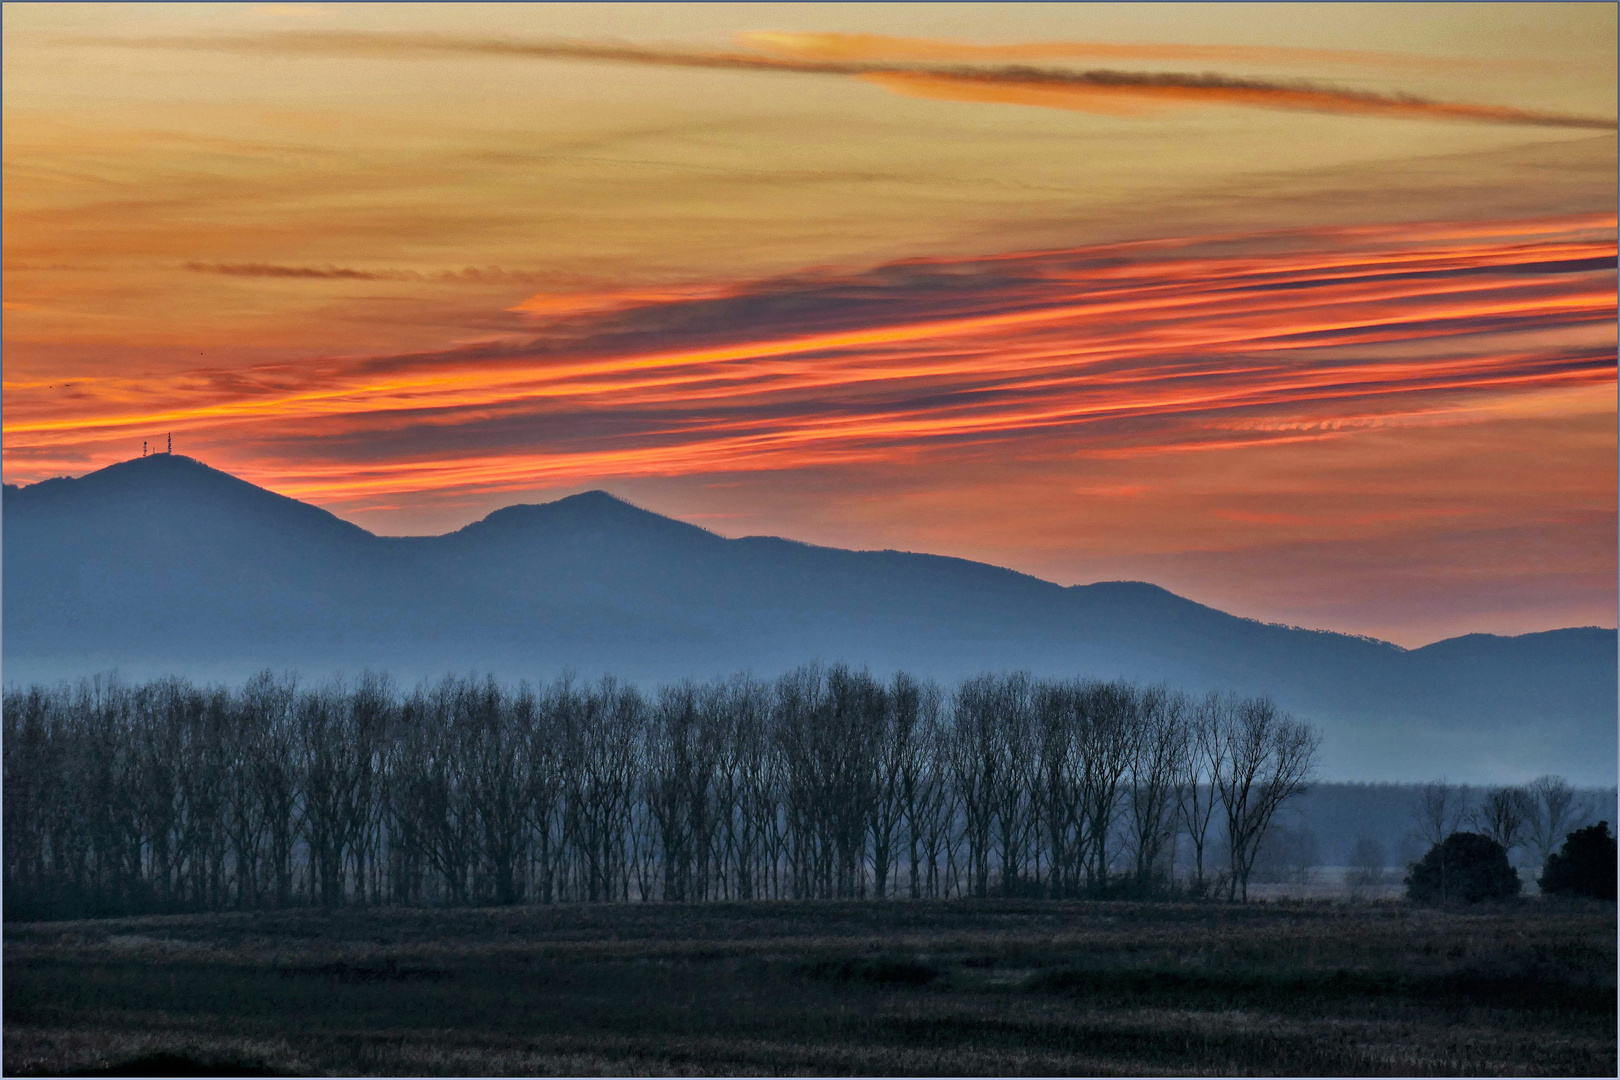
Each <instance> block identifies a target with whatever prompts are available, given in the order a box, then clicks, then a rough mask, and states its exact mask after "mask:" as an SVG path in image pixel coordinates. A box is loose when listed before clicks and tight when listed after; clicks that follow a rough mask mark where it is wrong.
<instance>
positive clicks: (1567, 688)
mask: <svg viewBox="0 0 1620 1080" xmlns="http://www.w3.org/2000/svg"><path fill="white" fill-rule="evenodd" d="M4 544H5V547H4V647H3V648H4V663H5V678H6V680H7V681H8V683H13V684H15V683H17V682H27V681H34V680H54V679H58V678H72V677H77V676H80V675H85V674H92V673H96V672H100V671H105V670H108V669H112V668H116V669H118V670H119V671H120V672H121V673H122V674H123V675H124V676H125V677H126V678H145V677H149V676H153V675H161V674H171V673H172V674H181V675H186V676H189V677H192V678H197V679H230V680H236V679H240V678H242V677H243V676H245V675H247V674H249V673H251V672H253V671H256V670H260V669H262V668H264V667H267V666H268V667H273V668H277V669H283V668H288V669H292V670H295V671H298V672H299V673H301V675H302V676H303V677H304V678H306V679H312V678H313V679H324V678H326V677H328V676H329V675H331V674H333V673H334V672H338V671H343V672H347V673H349V674H354V673H357V672H358V671H360V670H361V669H363V668H372V669H378V670H385V671H388V672H391V673H392V674H393V675H394V676H395V677H396V678H398V679H400V680H402V681H405V682H414V681H415V680H416V679H418V678H422V677H431V676H438V675H442V674H444V673H446V672H452V671H454V672H467V671H478V672H486V671H488V672H494V673H495V674H496V675H497V676H498V677H500V678H502V679H505V680H512V681H515V680H517V679H519V678H529V679H540V678H550V677H552V676H554V675H556V674H558V673H559V672H562V671H564V670H572V671H574V672H576V673H578V674H579V675H581V676H584V677H592V676H595V675H597V674H600V673H602V672H612V673H614V674H617V675H619V676H621V677H624V678H627V679H631V680H635V681H638V682H641V683H643V684H651V683H654V682H659V681H667V680H675V679H679V678H685V677H693V678H707V677H709V676H712V675H722V674H730V673H732V672H736V671H741V670H751V671H753V672H754V673H755V674H758V675H762V676H768V675H774V674H776V673H778V672H780V671H783V670H785V669H788V668H791V667H793V666H796V665H798V664H800V663H803V662H805V661H807V660H812V659H823V660H828V661H832V660H847V661H849V662H851V663H854V664H857V665H866V666H869V667H870V668H871V669H872V670H873V671H874V672H878V673H887V672H889V671H892V670H894V669H896V668H903V669H905V670H907V671H911V672H913V673H915V674H918V675H922V676H930V677H934V678H937V679H940V680H942V681H950V680H954V679H956V678H959V677H961V676H962V675H964V674H970V673H974V672H979V671H985V670H1002V669H1018V668H1023V669H1028V670H1030V671H1033V672H1036V673H1037V674H1045V675H1059V674H1062V675H1094V676H1102V677H1115V676H1122V677H1126V678H1132V679H1138V680H1148V681H1157V680H1164V681H1167V682H1169V683H1171V684H1172V685H1176V686H1182V687H1186V688H1188V689H1193V690H1204V689H1232V690H1237V691H1240V692H1244V693H1255V692H1264V693H1270V694H1272V695H1273V696H1274V697H1276V698H1277V699H1278V701H1279V702H1280V703H1282V704H1283V705H1284V706H1285V707H1287V708H1289V709H1291V710H1293V711H1294V712H1296V713H1298V714H1300V715H1303V716H1306V717H1308V718H1310V719H1312V720H1314V721H1315V722H1317V723H1318V724H1319V725H1320V726H1321V727H1322V728H1323V730H1324V732H1325V733H1326V742H1325V745H1324V750H1323V772H1324V775H1327V776H1336V777H1349V778H1363V779H1390V780H1411V779H1422V778H1427V777H1431V776H1434V775H1438V774H1440V773H1442V772H1444V773H1447V774H1448V775H1449V776H1450V777H1451V778H1452V779H1453V780H1459V781H1461V780H1468V779H1474V780H1481V781H1483V780H1491V779H1507V778H1512V777H1516V776H1524V775H1533V774H1535V773H1538V772H1543V771H1556V772H1561V773H1564V774H1565V775H1567V776H1569V777H1570V778H1571V779H1572V780H1575V781H1577V782H1580V783H1589V784H1612V783H1613V782H1614V779H1615V774H1614V763H1615V754H1616V635H1615V631H1613V630H1607V629H1599V628H1592V627H1586V628H1575V629H1567V630H1555V631H1550V632H1547V633H1541V634H1527V635H1523V636H1519V637H1496V636H1492V635H1487V634H1471V635H1467V636H1465V637H1459V638H1453V639H1450V640H1447V641H1442V642H1438V643H1436V644H1434V645H1430V646H1427V647H1425V648H1421V649H1414V650H1405V649H1401V648H1399V647H1397V646H1395V645H1392V644H1389V643H1387V642H1380V641H1375V640H1372V639H1369V638H1365V637H1357V636H1351V635H1344V634H1334V633H1327V632H1322V631H1312V630H1301V629H1297V628H1290V627H1283V626H1277V625H1272V624H1267V623H1260V622H1256V621H1253V620H1250V619H1243V618H1239V617H1236V616H1233V615H1228V614H1226V613H1224V612H1221V611H1217V610H1215V609H1213V608H1209V607H1205V606H1203V605H1201V604H1197V603H1194V602H1192V601H1190V600H1186V599H1183V598H1182V597H1179V596H1176V595H1174V594H1172V593H1170V592H1167V591H1166V590H1164V589H1161V588H1159V587H1157V586H1154V585H1149V584H1144V583H1141V582H1123V581H1118V582H1102V583H1098V584H1095V585H1081V586H1074V587H1069V588H1065V587H1063V586H1059V585H1056V584H1053V583H1051V582H1048V581H1042V580H1040V579H1038V578H1034V577H1030V576H1029V575H1026V574H1020V573H1016V572H1014V571H1011V570H1006V569H1002V568H1000V567H995V566H989V565H986V564H983V563H975V562H969V561H967V560H963V559H953V558H945V557H941V556H937V555H922V554H912V553H907V552H898V551H844V550H839V549H835V548H825V547H815V546H813V545H809V544H802V543H797V542H794V541H791V540H783V539H778V538H775V537H744V538H742V539H736V540H729V539H725V538H723V537H720V536H716V535H715V534H713V533H710V532H708V531H706V530H704V529H701V528H698V527H696V526H693V525H688V524H686V523H683V522H680V521H675V520H672V519H670V518H666V517H662V516H660V515H658V514H653V513H649V512H647V511H645V510H640V509H637V508H636V507H634V506H631V505H629V504H628V503H625V502H622V501H620V500H618V499H615V498H613V497H612V496H611V495H608V494H606V493H604V492H600V491H593V492H587V493H585V494H582V495H575V496H572V497H569V498H566V499H561V500H559V501H557V502H552V503H546V504H543V505H538V506H510V507H507V508H506V509H503V510H498V511H496V512H495V513H492V514H490V515H489V516H488V517H486V518H484V519H483V520H481V521H477V522H474V523H473V524H471V525H468V526H467V527H466V528H464V529H460V530H458V531H456V532H453V533H448V534H446V535H444V536H434V537H380V536H375V535H373V534H372V533H369V532H367V531H366V530H364V529H361V528H359V527H358V526H355V525H352V524H349V523H347V522H345V521H342V520H341V519H339V518H337V517H334V516H333V515H331V514H329V513H327V512H326V511H324V510H321V509H319V508H317V507H314V506H310V505H307V504H305V503H300V502H298V501H297V500H294V499H289V498H285V497H283V496H280V495H276V494H273V493H271V492H268V491H265V490H263V489H262V488H258V487H255V486H253V485H251V484H248V483H246V482H244V481H241V480H238V479H236V478H235V477H232V476H229V475H228V474H226V473H222V472H219V471H217V470H215V469H211V468H209V467H207V466H205V465H203V464H201V463H199V462H197V461H194V460H192V459H190V458H186V457H181V456H179V455H167V454H163V455H154V456H152V457H146V458H138V459H135V460H132V461H126V462H123V463H121V464H118V465H114V466H111V467H110V468H106V469H102V470H100V471H99V472H95V473H91V474H89V475H87V476H84V477H81V478H78V479H60V480H48V481H45V482H44V483H40V484H34V485H31V486H29V487H24V488H17V487H14V486H9V485H8V486H7V487H6V489H5V501H4Z"/></svg>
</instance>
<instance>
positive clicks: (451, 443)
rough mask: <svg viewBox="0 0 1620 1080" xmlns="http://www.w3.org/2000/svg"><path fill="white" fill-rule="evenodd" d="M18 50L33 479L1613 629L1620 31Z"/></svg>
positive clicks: (1429, 10)
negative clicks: (751, 538) (239, 481)
mask: <svg viewBox="0 0 1620 1080" xmlns="http://www.w3.org/2000/svg"><path fill="white" fill-rule="evenodd" d="M3 17H4V63H5V73H4V113H5V115H4V120H5V149H4V158H5V188H4V194H5V217H4V238H5V253H4V254H5V264H4V287H5V288H4V293H5V322H4V346H5V368H4V378H5V390H4V405H5V416H4V432H5V434H4V440H5V441H4V450H5V457H4V466H5V468H4V471H5V479H6V482H8V483H33V482H36V481H38V480H42V479H45V478H48V477H52V476H59V475H79V474H82V473H84V472H88V471H90V470H92V469H96V468H99V467H102V466H105V465H109V464H112V463H113V462H116V461H120V460H123V459H126V458H130V457H134V456H138V455H139V453H140V452H141V443H142V440H152V441H153V442H154V444H157V443H160V442H161V440H162V439H163V438H164V437H165V435H166V433H169V432H172V433H173V436H174V446H175V450H176V452H179V453H184V454H188V455H190V456H192V457H196V458H198V459H200V460H202V461H204V462H206V463H208V464H210V465H213V466H215V467H217V468H220V469H224V470H226V471H229V472H231V473H234V474H236V475H238V476H242V477H243V478H245V479H248V480H251V481H252V482H254V483H257V484H261V485H263V486H265V487H267V488H270V489H272V490H274V491H278V492H281V493H283V494H286V495H291V496H294V497H296V498H300V499H304V500H306V501H309V502H313V503H316V504H318V505H321V506H323V507H326V508H327V509H329V510H331V511H332V512H334V513H336V514H338V515H340V516H342V517H344V518H347V519H349V520H351V521H354V522H356V523H358V524H360V525H363V526H365V527H366V528H368V529H371V530H373V531H375V532H379V533H385V534H399V533H439V532H445V531H449V530H451V529H455V528H459V527H461V526H462V525H465V524H466V523H468V522H469V521H472V520H475V519H477V518H479V517H482V516H483V515H484V514H486V513H488V512H490V511H491V510H494V509H496V508H498V507H501V506H504V505H508V504H510V503H514V502H539V501H547V500H550V499H554V498H558V497H561V496H563V495H567V494H570V493H573V492H577V491H583V490H587V489H591V488H603V489H606V490H608V491H611V492H613V493H615V494H618V495H620V496H621V497H624V498H627V499H629V500H631V501H632V502H635V503H637V504H638V505H642V506H645V507H647V508H648V509H651V510H656V511H658V512H660V513H665V514H669V515H672V516H675V517H679V518H682V519H685V520H689V521H693V522H695V523H698V524H701V525H704V526H706V527H708V528H711V529H713V530H715V531H716V532H719V533H721V534H723V535H726V536H742V535H752V534H761V533H765V534H774V535H782V536H789V537H793V538H796V539H801V540H807V541H810V542H814V543H823V544H833V545H837V546H841V547H854V548H899V549H904V550H913V551H930V552H936V553H941V554H949V555H958V556H963V557H966V558H972V559H979V560H984V561H987V562H992V563H996V564H999V565H1003V566H1010V567H1013V568H1015V569H1018V570H1023V571H1026V572H1029V573H1032V574H1036V575H1038V576H1041V577H1044V578H1048V579H1051V580H1054V581H1058V582H1061V583H1064V584H1072V583H1079V582H1090V581H1097V580H1113V579H1135V580H1147V581H1153V582H1156V583H1158V584H1160V585H1163V586H1165V587H1166V588H1169V589H1171V590H1172V591H1174V592H1177V593H1180V594H1182V595H1185V596H1188V597H1190V598H1192V599H1194V600H1198V601H1200V602H1203V603H1208V604H1212V605H1214V606H1217V607H1220V608H1223V609H1225V610H1229V611H1232V612H1234V613H1236V614H1240V615H1247V616H1252V617H1255V618H1260V619H1266V620H1270V621H1278V622H1284V623H1290V624H1297V625H1304V626H1310V627H1320V628H1324V629H1332V630H1341V631H1347V632H1352V633H1364V634H1371V635H1375V636H1378V637H1382V638H1385V639H1388V640H1392V641H1396V642H1399V643H1401V644H1403V645H1409V646H1415V645H1421V644H1425V643H1427V642H1430V641H1433V640H1436V639H1439V638H1443V637H1447V636H1452V635H1455V634H1460V633H1467V632H1473V631H1485V632H1494V633H1522V632H1526V631H1531V630H1543V629H1550V628H1553V627H1559V626H1570V625H1592V624H1596V625H1603V626H1613V625H1615V614H1616V611H1615V609H1616V467H1615V465H1616V385H1615V369H1616V322H1615V319H1616V278H1615V251H1616V221H1615V177H1616V145H1615V118H1614V112H1615V109H1614V101H1615V89H1616V55H1615V40H1616V9H1615V7H1614V6H1613V5H1609V4H1573V5H1561V4H1524V5H1514V4H1489V5H1470V4H1439V5H1423V4H1401V5H1376V4H1373V5H1361V4H1324V5H1276V6H1273V5H1247V4H1219V5H1205V6H1201V5H1177V4H1149V5H1139V6H1137V5H1121V6H1111V5H1027V6H1026V5H1000V4H996V5H984V6H979V5H954V4H953V5H941V6H931V5H918V4H898V5H883V4H869V5H867V4H863V5H825V6H821V5H791V4H789V5H770V4H760V5H729V4H711V5H693V6H685V5H646V6H643V5H634V4H626V5H605V6H594V5H536V6H532V7H531V6H518V5H487V6H486V5H476V4H468V5H461V4H456V5H432V4H424V5H406V6H398V7H396V6H392V5H385V4H378V5H356V6H352V7H351V6H347V5H342V4H259V5H249V4H240V5H208V4H197V5H192V4H184V5H173V6H167V5H125V6H105V7H103V6H98V5H61V6H57V5H49V4H7V5H5V7H4V9H3Z"/></svg>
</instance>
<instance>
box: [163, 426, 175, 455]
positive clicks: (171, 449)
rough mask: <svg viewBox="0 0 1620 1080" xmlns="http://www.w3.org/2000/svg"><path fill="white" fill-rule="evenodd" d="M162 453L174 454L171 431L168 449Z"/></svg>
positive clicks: (172, 433)
mask: <svg viewBox="0 0 1620 1080" xmlns="http://www.w3.org/2000/svg"><path fill="white" fill-rule="evenodd" d="M163 452H164V453H165V454H172V453H174V432H172V431H171V432H169V448H168V449H167V450H165V451H163Z"/></svg>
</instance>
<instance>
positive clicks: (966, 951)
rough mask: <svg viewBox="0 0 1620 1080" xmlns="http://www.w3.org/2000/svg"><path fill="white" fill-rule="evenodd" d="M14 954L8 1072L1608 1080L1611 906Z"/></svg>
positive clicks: (436, 935)
mask: <svg viewBox="0 0 1620 1080" xmlns="http://www.w3.org/2000/svg"><path fill="white" fill-rule="evenodd" d="M4 942H5V944H4V956H5V969H4V991H5V994H4V1062H3V1064H4V1069H5V1072H6V1073H8V1074H11V1075H30V1074H31V1075H49V1074H58V1075H60V1074H78V1075H95V1074H97V1073H98V1071H99V1074H100V1075H115V1074H118V1073H116V1072H114V1071H113V1070H116V1069H118V1068H119V1066H120V1065H123V1066H124V1067H125V1068H126V1069H127V1067H128V1066H129V1063H130V1062H132V1061H135V1062H136V1067H137V1068H138V1067H139V1063H140V1061H141V1060H144V1061H145V1064H146V1066H147V1067H148V1068H149V1069H151V1070H153V1071H163V1072H170V1073H173V1072H177V1071H180V1070H183V1069H185V1068H188V1067H189V1068H193V1069H236V1070H246V1071H249V1072H256V1073H257V1074H258V1075H275V1074H300V1075H321V1074H327V1075H483V1076H494V1075H544V1074H567V1075H591V1074H605V1075H616V1076H629V1075H640V1074H650V1075H716V1074H718V1075H756V1074H764V1075H771V1074H777V1075H794V1074H824V1075H838V1074H852V1075H862V1074H864V1075H885V1074H935V1075H974V1074H983V1075H1048V1076H1050V1075H1065V1074H1067V1075H1074V1074H1083V1075H1140V1074H1149V1075H1152V1074H1157V1075H1163V1074H1186V1075H1243V1074H1252V1075H1263V1074H1285V1075H1311V1074H1316V1075H1404V1076H1412V1075H1448V1074H1449V1075H1454V1074H1462V1075H1474V1076H1492V1075H1532V1074H1534V1075H1579V1076H1613V1075H1615V1071H1616V1021H1615V1016H1616V997H1615V970H1616V921H1615V907H1614V905H1613V904H1612V903H1610V904H1592V905H1555V904H1552V903H1547V902H1542V901H1536V900H1526V901H1520V902H1518V903H1515V904H1512V905H1505V906H1501V907H1493V908H1483V909H1481V908H1476V909H1468V910H1448V911H1434V910H1423V909H1414V908H1410V907H1407V906H1406V905H1404V904H1400V903H1371V904H1360V905H1347V904H1333V903H1311V902H1293V903H1289V902H1271V903H1256V904H1250V905H1247V906H1228V905H1217V904H1140V903H1125V902H1054V901H1026V900H982V901H933V902H908V901H900V902H842V901H836V902H835V901H804V902H764V903H726V904H718V903H717V904H705V905H688V906H682V905H673V904H671V905H662V904H648V905H591V906H585V905H559V906H555V907H520V908H503V909H470V910H469V909H462V910H442V909H434V910H400V909H385V910H369V911H368V910H344V911H337V912H319V911H307V910H306V911H283V912H256V913H242V914H230V915H197V916H162V917H149V918H137V919H117V920H97V921H85V922H65V923H33V924H8V925H6V927H5V930H4ZM157 1055H169V1056H167V1057H159V1056H157ZM196 1074H199V1075H200V1073H196ZM227 1074H228V1073H227ZM240 1074H241V1071H238V1072H237V1075H240ZM122 1075H130V1073H129V1072H128V1071H124V1072H123V1073H122Z"/></svg>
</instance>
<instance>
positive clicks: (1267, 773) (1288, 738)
mask: <svg viewBox="0 0 1620 1080" xmlns="http://www.w3.org/2000/svg"><path fill="white" fill-rule="evenodd" d="M1227 743H1228V746H1229V747H1230V752H1229V755H1228V757H1227V768H1226V771H1225V772H1224V773H1223V774H1222V775H1221V777H1220V781H1219V785H1218V789H1217V794H1218V796H1219V798H1220V801H1221V808H1222V810H1223V811H1224V812H1225V817H1226V835H1227V841H1228V845H1229V851H1230V856H1231V874H1232V878H1231V882H1230V884H1229V885H1228V886H1227V896H1228V898H1229V899H1235V898H1236V897H1237V896H1238V895H1239V894H1241V896H1242V898H1243V899H1244V900H1245V901H1247V900H1248V898H1249V874H1250V872H1251V871H1252V870H1253V868H1254V860H1255V855H1256V853H1257V852H1258V851H1259V847H1260V841H1261V840H1262V838H1263V837H1264V836H1265V832H1266V829H1267V827H1268V826H1269V825H1270V824H1271V820H1272V817H1273V816H1274V815H1275V814H1276V812H1277V810H1278V808H1279V807H1281V806H1282V805H1283V803H1284V802H1286V801H1287V800H1288V799H1291V798H1293V797H1294V796H1296V795H1299V794H1302V793H1304V791H1305V789H1306V781H1307V779H1308V778H1309V776H1310V773H1311V769H1312V766H1313V765H1314V764H1315V760H1316V750H1317V746H1318V745H1319V743H1320V738H1319V737H1318V736H1317V734H1316V733H1315V732H1314V731H1312V730H1311V728H1310V727H1309V726H1308V725H1306V724H1302V723H1300V722H1298V721H1296V720H1294V719H1293V718H1292V717H1290V716H1288V715H1287V714H1286V713H1282V712H1279V711H1278V710H1277V707H1276V706H1275V705H1274V704H1272V702H1271V700H1270V699H1269V698H1250V699H1248V700H1245V701H1243V702H1241V703H1240V704H1239V705H1238V707H1237V710H1236V712H1235V714H1234V715H1233V716H1232V718H1231V727H1230V731H1229V734H1228V736H1227Z"/></svg>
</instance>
